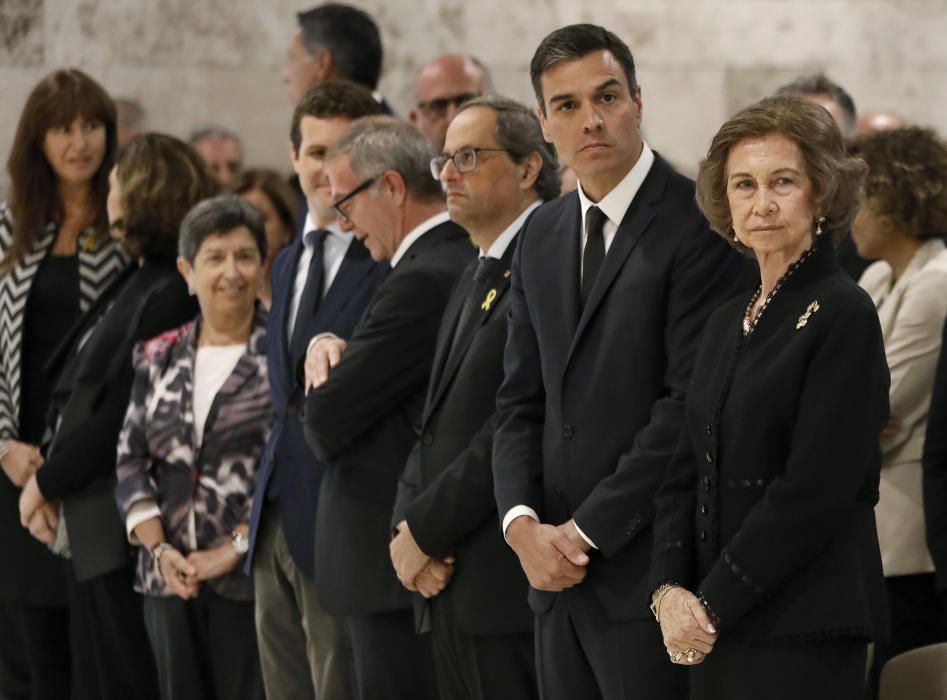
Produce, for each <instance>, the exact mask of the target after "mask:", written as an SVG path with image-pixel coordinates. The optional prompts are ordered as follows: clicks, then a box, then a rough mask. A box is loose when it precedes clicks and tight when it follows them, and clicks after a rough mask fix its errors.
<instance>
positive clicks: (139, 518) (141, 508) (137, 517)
mask: <svg viewBox="0 0 947 700" xmlns="http://www.w3.org/2000/svg"><path fill="white" fill-rule="evenodd" d="M160 517H161V509H160V508H158V502H157V501H155V499H153V498H143V499H142V500H140V501H135V504H134V505H133V506H132V507H131V508H129V509H128V515H127V516H126V517H125V533H126V534H127V535H128V542H129V544H141V540H139V539H138V537H136V536H135V528H136V527H138V526H139V525H141V524H142V523H143V522H145V521H146V520H151V519H152V518H160Z"/></svg>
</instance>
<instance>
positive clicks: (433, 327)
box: [303, 222, 474, 615]
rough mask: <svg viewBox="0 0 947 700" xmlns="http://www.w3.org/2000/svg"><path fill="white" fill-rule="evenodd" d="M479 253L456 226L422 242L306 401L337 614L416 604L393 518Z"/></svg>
mask: <svg viewBox="0 0 947 700" xmlns="http://www.w3.org/2000/svg"><path fill="white" fill-rule="evenodd" d="M473 254H474V247H473V245H472V244H471V242H470V238H469V236H468V235H467V233H466V231H464V230H463V229H462V228H460V227H459V226H457V225H456V224H453V223H450V222H447V223H443V224H440V225H439V226H436V227H435V228H433V229H431V230H430V231H427V232H426V233H425V234H424V235H423V236H421V237H420V238H419V239H418V240H417V241H415V242H414V243H413V244H412V245H411V247H410V248H409V249H408V250H407V252H406V254H405V256H404V257H403V258H402V259H401V261H400V262H399V263H398V264H397V266H395V268H394V270H392V271H391V272H390V273H389V274H388V276H387V278H386V279H385V281H384V282H382V284H381V286H380V287H379V288H378V291H377V292H376V293H375V296H374V298H373V299H372V301H371V302H369V305H368V308H367V309H366V311H365V315H364V316H363V317H362V319H361V321H359V324H358V326H356V328H355V332H354V333H353V335H352V339H351V340H350V341H349V343H348V346H347V347H346V348H345V352H344V353H343V355H342V361H341V362H340V363H339V364H338V366H336V367H335V368H334V369H333V370H332V371H331V372H330V374H329V379H328V381H327V382H326V383H325V384H323V385H322V386H321V387H319V388H318V389H315V390H313V391H310V392H309V395H308V396H307V397H306V406H305V416H304V417H303V428H304V433H305V436H306V441H307V442H308V443H309V446H310V447H311V448H312V450H313V452H315V454H316V456H317V457H318V458H319V459H321V460H323V461H324V462H325V463H326V464H327V465H328V468H327V470H326V473H325V476H324V477H323V481H322V486H321V488H320V491H319V503H318V507H317V509H316V542H315V579H314V580H315V583H316V589H317V590H318V592H319V600H320V602H321V603H322V605H323V606H324V608H325V609H326V611H327V612H329V613H331V614H333V615H356V614H363V613H368V612H373V611H379V610H392V609H397V608H406V607H410V605H411V599H410V597H409V595H408V592H407V591H406V590H405V589H404V588H402V586H401V584H400V583H399V582H398V579H397V577H396V576H395V572H394V569H393V568H392V566H391V558H390V555H389V552H388V543H389V542H390V541H391V529H390V527H389V525H390V523H391V512H392V508H393V507H394V502H395V492H396V488H397V484H398V477H399V476H400V475H401V472H402V471H403V470H404V465H405V460H406V459H407V457H408V452H410V450H411V446H412V445H413V444H414V441H415V432H414V425H415V423H416V422H417V421H418V419H419V418H420V417H421V409H422V407H423V405H424V393H425V391H426V389H427V382H428V377H429V375H430V372H431V362H432V360H433V358H434V344H435V341H436V338H437V328H438V325H439V323H440V319H441V315H442V314H443V313H444V307H445V306H446V305H447V300H448V298H449V297H450V291H451V288H452V287H453V286H454V284H455V283H456V281H457V278H458V276H459V275H460V272H461V271H462V270H463V268H464V266H465V265H466V264H467V262H468V261H469V260H470V258H471V257H473Z"/></svg>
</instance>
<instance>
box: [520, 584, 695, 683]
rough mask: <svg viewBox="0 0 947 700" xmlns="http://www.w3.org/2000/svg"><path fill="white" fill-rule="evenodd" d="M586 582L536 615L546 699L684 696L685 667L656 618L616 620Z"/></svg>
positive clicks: (539, 667) (538, 657) (541, 680)
mask: <svg viewBox="0 0 947 700" xmlns="http://www.w3.org/2000/svg"><path fill="white" fill-rule="evenodd" d="M580 588H581V584H580V585H579V586H577V587H576V588H570V589H567V590H566V591H564V592H562V593H560V594H559V595H557V596H556V601H555V602H554V603H553V605H552V607H551V608H550V609H549V610H548V611H547V612H545V613H543V614H542V615H537V616H536V667H537V671H538V675H539V685H540V689H541V692H542V697H543V700H577V699H581V700H594V699H599V698H600V699H602V700H644V699H647V700H684V699H685V698H687V674H686V671H685V669H683V668H682V667H680V666H675V665H673V664H671V663H670V661H669V660H668V655H667V652H666V651H665V649H664V644H663V642H662V640H661V632H660V628H659V627H658V625H657V623H656V622H655V621H654V620H650V619H642V620H632V621H615V620H611V619H609V618H608V615H607V614H606V611H605V609H604V608H603V607H602V605H601V604H600V603H599V602H598V600H597V599H596V598H595V597H594V595H592V594H591V592H589V591H582V590H580Z"/></svg>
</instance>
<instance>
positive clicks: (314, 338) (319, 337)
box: [306, 333, 339, 357]
mask: <svg viewBox="0 0 947 700" xmlns="http://www.w3.org/2000/svg"><path fill="white" fill-rule="evenodd" d="M338 337H339V336H337V335H336V334H335V333H319V334H318V335H314V336H312V340H310V341H309V345H307V346H306V357H309V351H310V350H312V346H313V345H315V344H316V343H318V342H319V341H320V340H322V339H323V338H338Z"/></svg>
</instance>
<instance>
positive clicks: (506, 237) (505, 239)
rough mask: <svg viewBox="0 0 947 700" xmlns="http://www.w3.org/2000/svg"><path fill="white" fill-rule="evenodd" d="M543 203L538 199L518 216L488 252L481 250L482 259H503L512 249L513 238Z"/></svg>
mask: <svg viewBox="0 0 947 700" xmlns="http://www.w3.org/2000/svg"><path fill="white" fill-rule="evenodd" d="M542 203H543V202H542V200H541V199H537V200H536V201H535V202H533V203H532V204H530V205H529V206H528V207H526V209H525V210H524V211H523V213H521V214H520V215H519V216H517V217H516V219H514V220H513V223H511V224H510V225H509V226H507V227H506V228H505V229H504V230H503V233H501V234H500V235H499V236H498V237H497V239H496V240H495V241H493V244H492V245H491V246H490V248H489V249H488V250H487V252H483V249H481V250H480V257H481V258H496V259H497V260H499V259H500V258H502V257H503V254H504V253H505V252H506V249H507V248H509V247H510V243H511V242H512V241H513V238H514V237H515V236H516V234H517V233H518V232H519V230H520V229H521V228H523V222H524V221H526V217H527V216H529V215H530V213H531V212H532V211H533V209H535V208H536V207H538V206H539V205H540V204H542Z"/></svg>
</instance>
